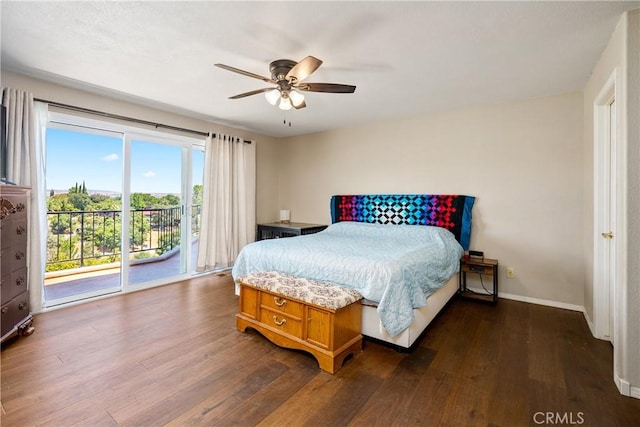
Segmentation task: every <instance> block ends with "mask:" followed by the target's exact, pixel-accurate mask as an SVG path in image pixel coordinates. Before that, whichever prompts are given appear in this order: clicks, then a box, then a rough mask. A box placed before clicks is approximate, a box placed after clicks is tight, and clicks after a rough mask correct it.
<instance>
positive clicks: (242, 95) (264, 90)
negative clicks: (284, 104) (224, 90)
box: [229, 87, 274, 99]
mask: <svg viewBox="0 0 640 427" xmlns="http://www.w3.org/2000/svg"><path fill="white" fill-rule="evenodd" d="M273 89H274V88H272V87H266V88H264V89H256V90H252V91H251V92H244V93H240V94H238V95H235V96H230V97H229V99H240V98H244V97H246V96H251V95H257V94H259V93H263V92H268V91H270V90H273Z"/></svg>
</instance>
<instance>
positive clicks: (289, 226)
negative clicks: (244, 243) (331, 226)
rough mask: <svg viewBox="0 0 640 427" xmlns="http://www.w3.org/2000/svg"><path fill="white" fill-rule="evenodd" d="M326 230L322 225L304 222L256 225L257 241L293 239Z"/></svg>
mask: <svg viewBox="0 0 640 427" xmlns="http://www.w3.org/2000/svg"><path fill="white" fill-rule="evenodd" d="M325 228H327V226H326V225H322V224H306V223H304V222H289V223H284V222H273V223H270V224H258V233H257V236H256V239H257V240H265V239H279V238H281V237H294V236H301V235H303V234H313V233H317V232H319V231H322V230H324V229H325Z"/></svg>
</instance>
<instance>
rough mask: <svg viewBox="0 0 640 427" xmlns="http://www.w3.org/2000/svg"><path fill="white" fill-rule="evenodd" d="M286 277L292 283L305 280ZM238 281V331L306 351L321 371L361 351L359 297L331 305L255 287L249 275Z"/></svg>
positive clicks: (321, 300) (329, 370) (335, 368)
mask: <svg viewBox="0 0 640 427" xmlns="http://www.w3.org/2000/svg"><path fill="white" fill-rule="evenodd" d="M258 274H259V273H258ZM275 274H281V273H275ZM288 277H289V279H288V280H290V281H294V282H295V281H297V280H307V279H300V278H296V277H295V276H288ZM316 283H321V282H316ZM238 284H239V285H240V301H239V313H238V314H237V315H236V326H237V328H238V330H240V331H245V330H246V328H253V329H255V330H256V331H258V332H260V333H261V334H262V335H264V336H265V337H266V338H267V339H269V340H270V341H271V342H273V343H274V344H276V345H279V346H281V347H287V348H293V349H298V350H304V351H307V352H309V353H311V354H312V355H313V356H314V357H315V358H316V360H317V361H318V364H319V366H320V368H321V369H322V370H325V371H327V372H329V373H332V374H333V373H335V372H336V371H337V370H338V369H340V367H341V366H342V363H343V362H344V359H345V358H346V357H347V356H349V355H350V354H354V353H359V352H360V351H362V335H361V333H360V331H361V328H362V305H361V304H360V298H361V297H357V299H356V300H355V301H352V302H347V303H346V305H344V306H342V307H339V308H330V307H336V306H335V305H333V304H331V303H327V299H324V298H319V299H312V300H310V299H308V298H304V297H300V298H292V297H291V296H288V295H285V294H283V293H282V289H276V290H274V289H271V290H268V289H261V288H260V287H256V280H253V279H252V278H244V279H243V278H240V279H239V280H238ZM258 286H259V285H258ZM305 299H307V300H306V301H305ZM338 305H341V304H338Z"/></svg>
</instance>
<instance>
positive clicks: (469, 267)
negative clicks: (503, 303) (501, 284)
mask: <svg viewBox="0 0 640 427" xmlns="http://www.w3.org/2000/svg"><path fill="white" fill-rule="evenodd" d="M467 273H475V274H478V275H479V276H480V280H482V278H483V277H484V276H491V277H492V278H493V286H492V289H486V286H484V285H483V287H484V288H485V289H486V291H487V293H483V292H484V291H485V289H483V290H482V291H480V292H476V291H472V290H470V289H467ZM459 285H460V288H459V289H458V295H460V296H461V297H462V298H468V299H473V300H476V301H484V302H489V303H491V304H495V303H497V302H498V260H497V259H490V258H482V259H477V258H463V259H461V260H460V280H459Z"/></svg>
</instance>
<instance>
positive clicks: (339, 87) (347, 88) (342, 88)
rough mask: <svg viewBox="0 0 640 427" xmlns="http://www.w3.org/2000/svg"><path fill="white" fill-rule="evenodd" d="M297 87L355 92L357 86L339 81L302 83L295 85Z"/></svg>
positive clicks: (332, 91)
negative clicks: (339, 82) (342, 83)
mask: <svg viewBox="0 0 640 427" xmlns="http://www.w3.org/2000/svg"><path fill="white" fill-rule="evenodd" d="M295 88H296V89H299V90H304V91H307V92H329V93H353V92H355V91H356V87H355V86H352V85H341V84H337V83H300V84H298V85H295Z"/></svg>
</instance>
